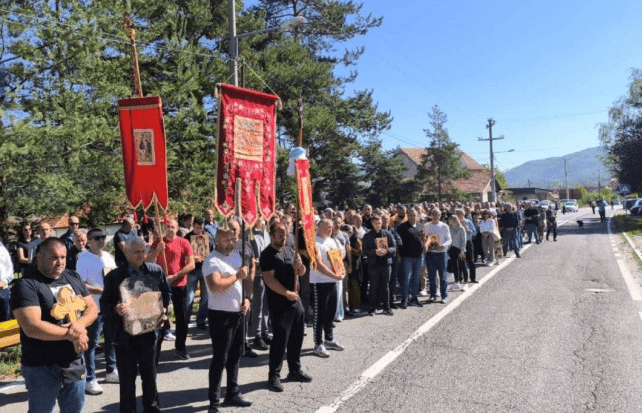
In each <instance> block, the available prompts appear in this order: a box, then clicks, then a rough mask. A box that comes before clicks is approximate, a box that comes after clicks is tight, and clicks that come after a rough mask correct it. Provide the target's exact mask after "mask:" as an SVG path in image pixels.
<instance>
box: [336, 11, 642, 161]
mask: <svg viewBox="0 0 642 413" xmlns="http://www.w3.org/2000/svg"><path fill="white" fill-rule="evenodd" d="M368 13H372V15H373V16H383V17H384V20H383V24H382V25H381V26H380V27H379V28H375V29H372V30H371V31H370V32H368V34H367V35H366V36H362V37H359V38H356V39H353V40H351V41H350V42H349V43H344V44H339V45H337V52H341V51H343V49H345V48H352V47H354V46H359V45H363V46H365V48H366V52H365V53H364V55H363V56H362V57H361V59H360V60H359V63H358V65H357V67H356V69H357V70H358V71H359V77H358V79H357V81H356V83H355V84H354V85H353V86H354V88H355V89H373V90H374V98H375V101H376V102H378V104H379V110H381V111H388V110H390V111H391V113H392V116H393V117H394V121H393V124H392V129H391V130H390V131H387V132H386V133H385V134H383V135H382V136H381V137H382V139H383V144H384V148H387V149H391V148H394V147H396V146H403V147H406V146H427V142H428V141H427V138H426V137H425V134H424V132H423V129H425V128H427V127H429V118H428V116H427V113H428V111H429V110H430V108H431V107H432V106H433V105H439V107H440V109H441V110H442V111H444V112H445V113H446V114H447V115H448V123H447V124H446V127H447V129H448V132H449V134H450V138H451V139H452V140H453V141H455V142H456V143H458V144H460V147H461V148H462V149H463V150H464V151H465V152H467V153H469V154H470V155H471V156H473V157H474V158H475V159H477V160H478V161H480V162H481V163H488V162H489V147H488V142H479V141H478V139H477V138H478V137H483V138H488V130H487V129H486V128H485V126H486V123H487V119H488V118H489V117H492V118H494V119H495V122H496V124H495V126H494V127H493V136H495V137H496V136H498V135H504V137H505V139H504V140H500V141H496V142H494V144H493V146H494V150H495V151H496V152H502V151H508V150H510V149H514V150H515V151H514V152H512V153H496V155H495V157H496V167H497V168H498V169H500V170H506V169H510V168H512V167H514V166H517V165H520V164H522V163H524V162H527V161H529V160H535V159H542V158H547V157H552V156H562V155H566V154H569V153H573V152H577V151H580V150H582V149H586V148H590V147H595V146H598V145H599V139H598V130H597V126H596V125H597V124H598V123H599V122H603V121H605V120H606V119H607V111H608V109H609V107H610V106H611V105H612V104H613V102H614V101H616V100H617V99H618V98H619V97H621V96H623V95H625V93H626V88H627V84H628V81H629V77H630V73H631V72H630V69H631V68H634V67H642V64H640V63H642V62H640V59H639V58H637V56H642V26H641V25H640V24H639V16H640V15H642V2H637V1H622V0H613V1H609V2H607V1H594V0H583V1H577V0H562V1H560V0H558V1H549V0H540V1H490V2H477V1H463V0H446V1H444V0H441V1H434V0H404V1H402V2H391V1H384V0H364V5H363V9H362V14H364V15H367V14H368Z"/></svg>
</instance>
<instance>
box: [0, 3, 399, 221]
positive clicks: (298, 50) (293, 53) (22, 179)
mask: <svg viewBox="0 0 642 413" xmlns="http://www.w3.org/2000/svg"><path fill="white" fill-rule="evenodd" d="M237 5H239V6H240V7H238V6H237V33H247V32H252V31H262V30H263V29H272V28H276V27H278V26H279V25H281V24H282V23H283V22H285V21H287V20H288V19H291V18H293V17H299V16H301V17H304V18H305V22H306V23H305V24H304V25H303V26H299V27H297V28H295V30H294V31H292V32H284V31H282V30H272V31H267V32H264V33H257V34H253V35H249V36H246V37H241V38H239V52H240V53H239V54H240V65H239V66H240V67H241V68H243V70H242V72H244V73H242V74H241V76H240V77H241V79H244V81H243V80H241V81H242V82H244V84H245V86H246V87H248V88H251V89H256V90H260V91H264V92H267V93H276V94H278V95H279V97H280V98H281V100H282V102H283V110H281V111H280V112H279V113H278V115H277V122H278V124H277V142H278V145H279V151H280V153H279V163H278V165H279V168H278V172H277V174H278V175H277V176H278V177H279V179H278V180H277V182H278V183H279V187H278V188H277V199H281V200H287V199H292V198H293V193H292V188H293V185H292V182H291V179H290V178H287V177H286V176H285V173H284V169H285V168H286V166H287V152H288V151H289V150H290V149H291V148H292V147H293V146H294V145H295V143H296V137H297V135H298V127H299V120H298V110H297V108H298V101H299V99H301V100H302V101H303V105H304V112H303V146H304V147H306V148H307V149H308V152H309V157H310V159H311V161H312V162H311V165H312V166H311V168H312V171H311V172H312V176H313V178H314V185H313V187H314V200H315V202H324V203H328V204H337V203H341V202H344V201H346V200H351V201H352V202H357V203H361V202H362V201H365V200H370V201H372V202H381V203H384V202H389V201H390V200H392V199H394V198H395V197H396V196H398V195H399V194H395V193H393V192H392V191H393V188H392V187H393V186H394V185H397V184H398V183H399V182H400V180H401V178H400V171H402V167H401V166H400V164H399V162H398V161H397V160H394V159H393V153H392V152H390V151H383V150H382V148H381V141H380V138H379V134H380V133H381V132H382V131H384V130H386V129H388V128H389V127H390V123H391V121H392V117H391V115H390V113H389V112H382V111H380V110H379V109H378V107H377V104H376V102H374V100H373V91H372V90H356V91H354V92H351V93H347V92H346V89H347V86H348V85H349V84H350V83H352V82H354V80H355V79H356V78H357V76H358V72H357V71H356V70H354V69H353V68H354V67H356V64H357V62H358V59H359V57H360V56H361V54H362V53H363V52H364V49H363V48H362V47H358V48H356V49H353V50H344V51H338V50H339V47H340V45H341V44H342V42H345V41H346V40H349V39H353V38H355V37H358V36H364V35H367V33H368V32H369V30H371V29H375V28H377V27H378V26H379V25H381V23H382V18H381V17H373V16H370V15H363V14H362V12H361V7H362V4H360V3H356V2H354V1H352V0H328V1H323V2H317V1H309V0H306V1H298V0H288V1H283V0H260V1H258V3H255V4H254V5H253V6H251V7H244V6H243V5H242V4H241V3H239V2H237ZM0 13H1V14H2V19H0V30H1V33H2V36H1V38H0V87H1V89H0V91H1V93H2V97H3V99H2V115H1V117H0V121H1V122H2V127H1V128H0V222H2V225H3V226H4V225H6V222H7V219H8V217H10V216H14V217H34V216H43V215H55V214H62V213H74V212H75V211H77V210H78V209H79V208H81V207H84V208H85V209H86V210H90V211H91V213H90V214H89V215H87V216H86V217H85V219H86V220H88V222H87V223H88V224H90V225H99V224H104V223H106V222H109V221H110V220H112V219H113V218H114V217H116V216H117V215H118V214H120V213H122V212H124V211H125V209H126V207H127V204H126V200H125V197H124V183H123V182H124V181H123V168H122V155H121V147H120V137H119V129H118V116H117V107H116V101H117V100H118V99H121V98H126V97H130V96H132V79H131V45H130V43H129V41H128V40H127V38H126V36H125V33H124V31H123V30H122V22H123V18H124V16H125V13H129V15H130V16H131V18H132V19H133V21H134V22H135V24H136V26H137V28H136V39H137V43H138V51H139V66H140V73H141V80H142V87H143V91H144V93H145V94H146V95H160V96H161V97H162V99H163V112H164V117H165V130H166V140H167V160H168V185H169V196H170V209H171V210H173V211H178V212H180V211H192V212H195V213H200V212H202V211H203V209H204V208H206V207H207V206H209V202H211V201H210V200H211V197H212V195H213V188H214V182H213V178H214V170H215V138H216V137H215V129H216V127H215V125H216V103H217V102H216V100H215V98H214V94H213V92H214V88H215V84H216V83H220V82H223V83H230V82H231V80H230V79H231V73H230V69H229V58H230V56H229V55H228V49H229V47H228V46H229V38H228V33H227V27H228V24H227V23H228V16H227V0H172V1H169V0H158V1H155V2H148V1H144V0H125V1H123V2H88V1H84V0H56V1H43V0H7V2H5V3H4V5H3V9H2V11H1V12H0ZM338 67H348V68H350V69H351V71H350V72H349V74H348V75H344V76H340V75H337V74H335V73H336V72H337V71H336V69H337V68H338ZM380 188H382V189H384V190H379V189H380Z"/></svg>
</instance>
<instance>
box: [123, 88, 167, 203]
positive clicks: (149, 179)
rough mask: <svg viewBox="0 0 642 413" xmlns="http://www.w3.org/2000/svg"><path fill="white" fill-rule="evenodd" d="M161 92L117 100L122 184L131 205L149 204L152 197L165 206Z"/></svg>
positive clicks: (165, 184) (163, 126)
mask: <svg viewBox="0 0 642 413" xmlns="http://www.w3.org/2000/svg"><path fill="white" fill-rule="evenodd" d="M162 105H163V103H162V101H161V98H160V96H151V97H141V98H132V99H121V100H119V101H118V117H119V119H120V138H121V143H122V147H123V165H124V167H125V186H126V191H127V198H128V199H129V202H131V204H132V206H134V207H137V206H138V205H139V204H142V207H143V209H147V208H149V207H150V204H152V202H153V201H154V198H156V199H157V200H158V203H159V204H160V206H161V207H162V208H163V209H167V198H168V196H167V158H166V156H165V124H164V122H163V108H162Z"/></svg>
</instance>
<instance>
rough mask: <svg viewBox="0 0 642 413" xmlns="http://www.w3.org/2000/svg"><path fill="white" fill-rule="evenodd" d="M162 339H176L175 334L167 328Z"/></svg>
mask: <svg viewBox="0 0 642 413" xmlns="http://www.w3.org/2000/svg"><path fill="white" fill-rule="evenodd" d="M164 340H166V341H174V340H176V336H175V335H174V334H173V333H172V332H171V331H169V330H167V332H166V333H165V337H164Z"/></svg>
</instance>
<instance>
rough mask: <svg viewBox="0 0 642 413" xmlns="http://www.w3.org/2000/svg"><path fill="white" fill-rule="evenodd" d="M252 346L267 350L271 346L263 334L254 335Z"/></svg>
mask: <svg viewBox="0 0 642 413" xmlns="http://www.w3.org/2000/svg"><path fill="white" fill-rule="evenodd" d="M252 346H253V347H254V348H255V349H257V350H267V349H268V348H269V347H268V345H267V344H266V343H265V341H263V339H262V338H261V336H256V337H254V343H253V344H252Z"/></svg>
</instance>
